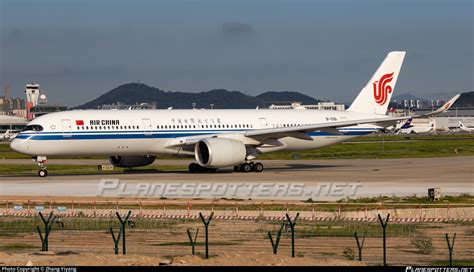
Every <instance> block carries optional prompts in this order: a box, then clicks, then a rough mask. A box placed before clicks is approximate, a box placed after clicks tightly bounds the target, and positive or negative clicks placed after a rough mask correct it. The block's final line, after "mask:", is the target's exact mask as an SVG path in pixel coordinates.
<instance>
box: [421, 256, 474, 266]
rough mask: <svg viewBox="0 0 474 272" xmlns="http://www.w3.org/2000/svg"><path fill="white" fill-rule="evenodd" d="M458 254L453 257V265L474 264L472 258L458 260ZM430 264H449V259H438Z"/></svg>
mask: <svg viewBox="0 0 474 272" xmlns="http://www.w3.org/2000/svg"><path fill="white" fill-rule="evenodd" d="M455 258H456V256H454V257H453V259H454V260H453V266H462V267H467V266H474V259H472V260H456V259H455ZM430 265H432V266H449V260H447V259H446V260H437V261H434V262H432V263H431V264H430Z"/></svg>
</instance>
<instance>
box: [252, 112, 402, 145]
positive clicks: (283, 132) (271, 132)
mask: <svg viewBox="0 0 474 272" xmlns="http://www.w3.org/2000/svg"><path fill="white" fill-rule="evenodd" d="M409 118H410V116H403V117H386V118H373V119H361V120H350V121H338V122H324V123H319V124H311V125H303V126H294V127H283V128H266V129H257V130H250V131H246V132H245V133H244V135H245V136H247V137H250V138H262V137H263V138H276V139H278V138H283V137H294V138H298V139H306V140H312V138H311V137H310V136H309V135H307V134H306V133H307V132H312V131H317V130H322V131H327V132H330V133H334V134H340V132H339V130H337V128H340V127H350V126H356V125H362V124H375V125H380V126H383V127H385V126H389V125H390V124H393V123H396V122H397V121H400V120H406V119H409Z"/></svg>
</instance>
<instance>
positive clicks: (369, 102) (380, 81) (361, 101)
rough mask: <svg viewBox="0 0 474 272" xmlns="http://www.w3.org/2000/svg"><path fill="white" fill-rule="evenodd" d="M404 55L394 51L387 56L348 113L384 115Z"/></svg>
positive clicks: (402, 52) (401, 52)
mask: <svg viewBox="0 0 474 272" xmlns="http://www.w3.org/2000/svg"><path fill="white" fill-rule="evenodd" d="M405 53H406V52H404V51H394V52H390V53H388V54H387V57H385V59H384V61H383V62H382V64H381V65H380V66H379V68H378V69H377V71H376V72H375V73H374V75H373V76H372V78H371V79H370V80H369V82H367V85H365V87H364V88H363V89H362V90H361V91H360V93H359V95H358V96H357V97H356V99H355V100H354V102H352V105H351V106H350V107H349V109H348V110H349V111H354V112H360V113H371V114H382V115H385V113H386V112H387V108H388V104H389V103H390V98H391V97H392V94H393V92H394V89H395V83H396V82H397V79H398V75H399V73H400V69H401V68H402V63H403V59H404V58H405Z"/></svg>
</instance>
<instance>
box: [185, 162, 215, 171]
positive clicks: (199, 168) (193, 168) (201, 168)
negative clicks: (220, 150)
mask: <svg viewBox="0 0 474 272" xmlns="http://www.w3.org/2000/svg"><path fill="white" fill-rule="evenodd" d="M188 169H189V173H215V172H217V168H207V167H204V166H201V165H199V164H197V163H195V162H193V163H190V164H189V166H188Z"/></svg>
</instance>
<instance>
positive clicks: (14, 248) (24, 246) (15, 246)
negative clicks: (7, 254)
mask: <svg viewBox="0 0 474 272" xmlns="http://www.w3.org/2000/svg"><path fill="white" fill-rule="evenodd" d="M30 248H36V246H34V245H30V244H24V243H14V244H5V245H0V250H8V251H17V250H23V249H30Z"/></svg>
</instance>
